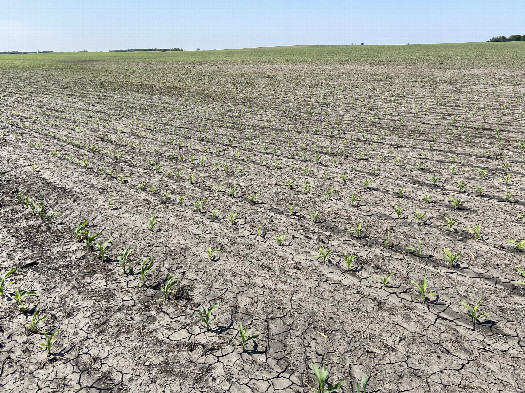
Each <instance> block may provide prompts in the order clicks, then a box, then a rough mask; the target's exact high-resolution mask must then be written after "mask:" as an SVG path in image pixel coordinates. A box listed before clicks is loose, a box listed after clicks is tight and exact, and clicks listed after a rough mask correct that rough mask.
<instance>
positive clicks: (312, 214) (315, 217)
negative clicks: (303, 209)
mask: <svg viewBox="0 0 525 393" xmlns="http://www.w3.org/2000/svg"><path fill="white" fill-rule="evenodd" d="M318 217H319V212H318V211H315V212H310V218H311V219H312V221H313V222H314V223H316V222H317V221H318Z"/></svg>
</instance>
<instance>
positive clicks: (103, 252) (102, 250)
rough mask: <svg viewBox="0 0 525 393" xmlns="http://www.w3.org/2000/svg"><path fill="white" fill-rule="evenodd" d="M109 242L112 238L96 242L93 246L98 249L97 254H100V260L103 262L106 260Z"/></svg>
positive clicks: (109, 246)
mask: <svg viewBox="0 0 525 393" xmlns="http://www.w3.org/2000/svg"><path fill="white" fill-rule="evenodd" d="M111 242H113V240H112V239H108V240H106V241H105V242H104V243H97V244H95V248H96V249H97V250H98V252H99V256H100V259H101V260H102V262H104V261H105V260H106V256H107V252H108V251H109V249H110V248H111Z"/></svg>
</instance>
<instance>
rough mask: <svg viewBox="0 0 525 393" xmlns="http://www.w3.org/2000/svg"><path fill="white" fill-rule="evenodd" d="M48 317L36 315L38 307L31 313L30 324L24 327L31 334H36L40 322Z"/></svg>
mask: <svg viewBox="0 0 525 393" xmlns="http://www.w3.org/2000/svg"><path fill="white" fill-rule="evenodd" d="M48 317H49V315H44V316H42V317H41V316H39V315H38V307H37V308H36V309H35V311H34V312H33V316H32V317H31V322H30V323H29V324H27V325H26V328H27V329H28V330H29V331H31V332H33V333H37V332H38V324H39V323H40V322H42V321H43V320H45V319H46V318H48Z"/></svg>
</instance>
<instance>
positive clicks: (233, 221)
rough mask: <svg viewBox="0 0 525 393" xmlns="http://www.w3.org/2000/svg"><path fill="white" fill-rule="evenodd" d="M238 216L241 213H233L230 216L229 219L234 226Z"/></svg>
mask: <svg viewBox="0 0 525 393" xmlns="http://www.w3.org/2000/svg"><path fill="white" fill-rule="evenodd" d="M238 214H239V213H237V212H233V213H231V214H230V215H229V216H228V219H229V220H230V222H231V223H232V224H235V221H236V220H237V215H238Z"/></svg>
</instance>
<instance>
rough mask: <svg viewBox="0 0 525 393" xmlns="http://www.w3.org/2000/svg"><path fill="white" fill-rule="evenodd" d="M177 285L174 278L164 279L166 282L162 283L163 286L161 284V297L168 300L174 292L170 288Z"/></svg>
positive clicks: (169, 276)
mask: <svg viewBox="0 0 525 393" xmlns="http://www.w3.org/2000/svg"><path fill="white" fill-rule="evenodd" d="M176 283H177V280H175V277H174V276H171V275H168V278H166V281H164V284H162V286H161V288H160V291H161V292H162V295H163V296H164V300H168V298H169V297H170V296H171V295H173V293H174V292H175V291H174V290H173V289H172V288H173V286H174V285H175V284H176Z"/></svg>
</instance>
